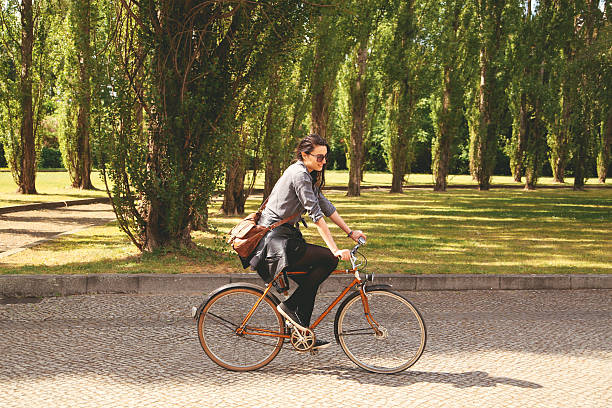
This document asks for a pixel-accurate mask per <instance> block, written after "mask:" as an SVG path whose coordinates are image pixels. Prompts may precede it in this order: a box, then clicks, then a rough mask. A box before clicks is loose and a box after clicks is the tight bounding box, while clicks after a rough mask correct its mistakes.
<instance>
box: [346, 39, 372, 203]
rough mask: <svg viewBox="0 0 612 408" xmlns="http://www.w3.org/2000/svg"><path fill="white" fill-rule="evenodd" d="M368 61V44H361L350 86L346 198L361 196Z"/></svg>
mask: <svg viewBox="0 0 612 408" xmlns="http://www.w3.org/2000/svg"><path fill="white" fill-rule="evenodd" d="M367 60H368V42H367V40H366V41H364V42H363V44H362V46H360V47H359V48H357V67H358V72H357V76H356V78H355V82H354V83H353V84H351V90H350V91H351V92H350V98H351V107H352V109H351V111H352V112H351V114H352V115H351V116H352V126H351V144H350V147H351V149H350V151H349V155H350V158H351V165H350V169H349V184H348V192H347V196H350V197H357V196H359V195H360V194H361V175H362V167H363V164H364V163H363V162H364V159H365V150H364V140H363V139H364V136H365V131H366V129H365V126H366V115H367V102H368V84H367V82H366V69H367Z"/></svg>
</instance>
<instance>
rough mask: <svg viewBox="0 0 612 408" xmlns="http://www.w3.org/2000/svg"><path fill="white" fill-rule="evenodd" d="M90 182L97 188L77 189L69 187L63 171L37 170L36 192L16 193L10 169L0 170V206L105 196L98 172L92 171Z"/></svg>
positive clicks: (65, 173)
mask: <svg viewBox="0 0 612 408" xmlns="http://www.w3.org/2000/svg"><path fill="white" fill-rule="evenodd" d="M91 182H92V184H93V185H94V187H96V188H97V189H98V190H79V189H75V188H72V187H70V177H69V176H68V173H67V172H65V171H40V170H39V171H38V172H37V173H36V191H37V192H38V194H18V193H16V191H17V185H16V184H15V181H14V180H13V177H12V176H11V173H10V171H0V207H7V206H11V205H21V204H32V203H42V202H51V201H65V200H77V199H80V198H93V197H106V190H104V182H103V181H102V179H101V178H100V173H99V172H97V171H94V172H92V174H91Z"/></svg>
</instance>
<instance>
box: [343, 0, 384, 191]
mask: <svg viewBox="0 0 612 408" xmlns="http://www.w3.org/2000/svg"><path fill="white" fill-rule="evenodd" d="M350 6H351V10H352V11H353V13H352V15H351V19H350V20H349V21H350V22H349V27H350V29H349V33H350V36H351V37H352V38H351V42H352V44H351V46H352V50H351V53H350V55H349V61H348V67H349V69H348V74H349V75H348V82H349V86H348V88H349V93H348V96H349V99H348V106H349V110H350V114H351V128H350V129H351V130H350V143H349V149H348V154H349V183H348V192H347V195H348V196H359V195H360V193H361V180H362V178H363V167H364V164H365V153H366V152H365V137H366V135H367V123H368V120H367V119H368V97H369V93H370V88H371V86H370V82H371V77H372V69H368V58H369V55H370V53H371V48H372V38H371V37H372V35H373V33H374V32H375V30H376V28H377V26H378V24H379V22H380V20H381V19H382V18H383V17H384V15H385V13H386V9H387V8H388V5H387V4H386V2H385V1H381V0H368V1H357V2H355V3H351V5H350Z"/></svg>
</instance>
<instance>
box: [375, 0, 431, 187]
mask: <svg viewBox="0 0 612 408" xmlns="http://www.w3.org/2000/svg"><path fill="white" fill-rule="evenodd" d="M418 11H419V13H418V14H417V12H416V5H415V2H414V1H412V0H410V1H402V2H400V4H399V7H398V11H397V17H396V20H395V21H394V22H393V23H392V25H391V27H390V31H391V33H390V34H391V38H390V40H389V41H388V42H387V46H388V48H387V49H386V53H385V54H386V61H385V73H384V78H385V79H384V82H385V89H386V93H387V95H388V97H387V105H386V108H387V117H386V124H387V126H386V127H387V141H386V143H385V144H386V146H385V149H386V152H387V157H388V161H389V168H390V169H391V172H392V173H393V177H392V182H391V192H392V193H397V192H401V191H402V183H403V180H404V175H405V174H406V173H408V172H409V171H410V163H411V161H412V159H413V148H414V141H415V138H416V135H417V126H416V122H417V121H416V117H415V116H416V115H415V114H416V108H417V104H418V102H419V100H420V99H421V98H423V97H424V96H425V95H427V93H428V89H427V84H428V83H430V82H429V79H430V78H429V77H428V75H430V74H429V73H428V68H427V58H426V55H427V52H428V47H427V43H426V41H425V39H424V37H423V36H426V33H424V32H421V33H420V34H422V35H423V36H419V31H418V27H419V25H418V22H417V19H416V15H423V13H424V10H423V9H419V10H418Z"/></svg>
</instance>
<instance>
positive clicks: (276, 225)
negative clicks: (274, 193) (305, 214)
mask: <svg viewBox="0 0 612 408" xmlns="http://www.w3.org/2000/svg"><path fill="white" fill-rule="evenodd" d="M269 199H270V196H267V197H266V199H265V200H264V202H263V203H261V206H260V207H259V210H257V213H258V214H259V215H261V212H262V211H263V210H264V208H266V204H268V200H269ZM298 215H300V213H299V212H296V213H293V214H291V215H290V216H289V217H287V218H284V219H282V220H280V221H277V222H275V223H274V224H272V225H270V226H269V227H268V230H269V231H272V230H273V229H274V228H276V227H278V226H279V225H282V224H284V223H286V222H287V221H289V220H290V219H292V218H293V217H297V216H298Z"/></svg>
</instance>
